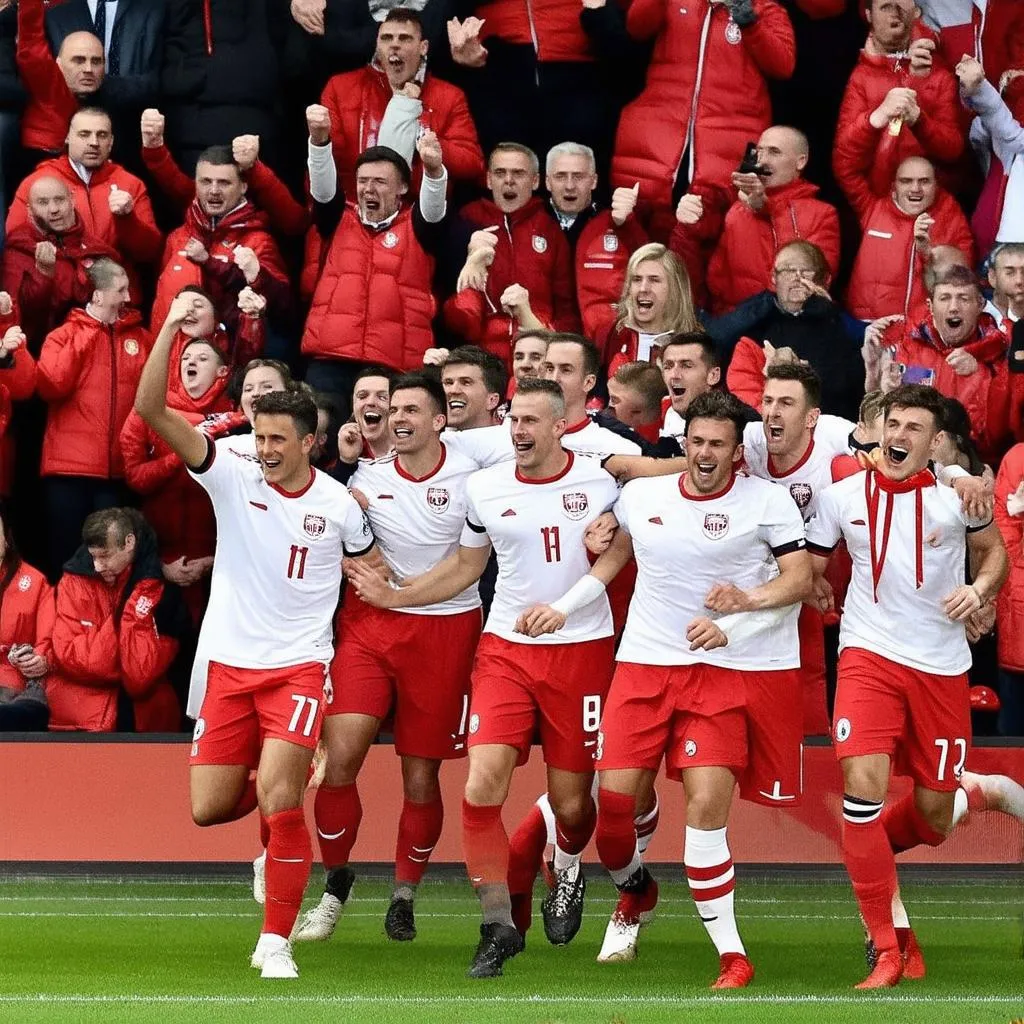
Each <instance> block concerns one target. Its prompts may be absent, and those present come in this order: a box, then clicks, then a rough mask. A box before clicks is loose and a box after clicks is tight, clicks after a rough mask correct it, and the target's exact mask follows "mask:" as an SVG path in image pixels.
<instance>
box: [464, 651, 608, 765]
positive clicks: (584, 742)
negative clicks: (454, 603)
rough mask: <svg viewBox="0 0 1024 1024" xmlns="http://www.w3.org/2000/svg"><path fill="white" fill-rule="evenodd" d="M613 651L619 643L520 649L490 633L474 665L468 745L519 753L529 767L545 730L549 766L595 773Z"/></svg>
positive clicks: (543, 743) (542, 744) (543, 740)
mask: <svg viewBox="0 0 1024 1024" xmlns="http://www.w3.org/2000/svg"><path fill="white" fill-rule="evenodd" d="M614 647H615V640H614V638H613V637H605V638H604V639H602V640H588V641H585V642H583V643H577V644H516V643H512V642H511V641H509V640H504V639H502V638H501V637H499V636H495V635H494V634H493V633H484V635H483V636H482V637H481V638H480V646H479V647H478V648H477V651H476V661H475V662H474V664H473V695H472V698H471V699H470V707H469V711H470V715H469V745H470V746H471V747H474V746H479V745H482V744H485V743H500V744H503V745H505V746H509V747H515V748H516V749H517V750H518V751H519V763H520V764H525V763H526V761H527V759H528V758H529V756H530V743H531V741H532V739H533V732H534V725H535V724H539V726H540V742H541V747H542V749H543V751H544V761H545V763H546V764H548V765H549V766H550V767H552V768H561V769H563V770H565V771H569V772H589V771H593V770H594V755H595V754H596V752H597V742H598V740H597V737H598V731H599V729H600V726H601V713H602V711H603V710H604V701H605V697H606V696H607V694H608V685H609V683H610V682H611V678H612V669H613V668H614V665H615V662H614V660H613V657H614Z"/></svg>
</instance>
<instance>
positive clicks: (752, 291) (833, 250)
mask: <svg viewBox="0 0 1024 1024" xmlns="http://www.w3.org/2000/svg"><path fill="white" fill-rule="evenodd" d="M817 194H818V186H817V185H812V184H811V183H810V182H809V181H804V180H803V179H802V178H797V179H796V180H795V181H791V182H790V183H789V184H788V185H782V186H780V187H779V188H770V189H767V190H766V191H765V203H764V206H763V207H762V208H761V209H760V210H758V211H757V212H755V211H753V210H751V209H750V207H749V206H747V205H746V203H743V202H740V201H739V200H737V201H736V202H735V203H733V204H732V207H731V208H730V210H729V212H728V213H727V214H726V216H725V227H724V230H723V232H722V236H721V238H720V240H719V242H718V246H717V247H716V249H715V252H714V255H713V256H712V257H711V262H710V264H709V265H708V281H707V284H708V291H709V292H710V293H711V298H712V312H713V313H715V314H721V313H725V312H727V311H728V310H730V309H733V308H735V307H736V306H738V305H739V304H740V303H741V302H743V301H744V300H745V299H749V298H750V297H751V296H752V295H757V294H758V293H759V292H763V291H765V290H766V289H769V288H771V286H772V283H771V276H772V267H773V266H774V265H775V254H776V253H777V252H778V251H779V249H781V248H782V247H783V246H784V245H786V244H787V243H789V242H793V241H796V240H797V239H802V240H803V241H805V242H813V243H814V244H815V245H816V246H817V247H818V248H819V249H820V250H821V251H822V253H824V255H825V260H826V261H827V262H828V266H829V270H830V271H831V272H832V275H833V276H835V274H836V272H837V271H838V269H839V215H838V214H837V213H836V209H835V207H834V206H832V205H831V204H830V203H825V202H822V200H820V199H817V198H816V196H817Z"/></svg>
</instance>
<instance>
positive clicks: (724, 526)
mask: <svg viewBox="0 0 1024 1024" xmlns="http://www.w3.org/2000/svg"><path fill="white" fill-rule="evenodd" d="M728 532H729V517H728V516H727V515H725V514H724V513H722V512H709V513H708V514H707V515H706V516H705V517H704V534H705V536H707V537H710V538H711V539H712V540H721V539H722V538H723V537H724V536H725V535H726V534H727V533H728Z"/></svg>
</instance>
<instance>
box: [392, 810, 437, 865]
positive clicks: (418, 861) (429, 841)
mask: <svg viewBox="0 0 1024 1024" xmlns="http://www.w3.org/2000/svg"><path fill="white" fill-rule="evenodd" d="M443 824H444V804H443V803H441V798H440V797H438V798H437V799H436V800H431V802H430V803H428V804H415V803H413V802H412V801H411V800H406V801H405V802H404V803H403V804H402V813H401V816H400V817H399V819H398V842H397V843H396V845H395V882H396V884H398V885H402V884H403V883H405V884H407V885H418V884H419V882H420V879H422V878H423V872H424V871H426V870H427V861H429V860H430V854H431V851H432V850H433V849H434V847H435V846H436V845H437V841H438V839H440V838H441V826H442V825H443Z"/></svg>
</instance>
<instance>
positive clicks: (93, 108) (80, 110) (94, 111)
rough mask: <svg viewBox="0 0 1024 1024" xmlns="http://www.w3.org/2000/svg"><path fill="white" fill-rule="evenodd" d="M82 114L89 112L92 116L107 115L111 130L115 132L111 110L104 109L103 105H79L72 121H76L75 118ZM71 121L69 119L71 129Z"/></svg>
mask: <svg viewBox="0 0 1024 1024" xmlns="http://www.w3.org/2000/svg"><path fill="white" fill-rule="evenodd" d="M80 114H88V115H89V116H90V117H105V118H106V119H107V120H108V121H109V122H110V130H111V132H113V130H114V119H113V118H112V117H111V116H110V112H109V111H107V110H104V109H103V108H102V107H96V106H89V107H79V108H78V109H77V110H76V111H75V112H74V113H73V114H72V115H71V121H74V119H75V118H76V117H78V116H79V115H80ZM71 121H68V128H69V129H70V127H71Z"/></svg>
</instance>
